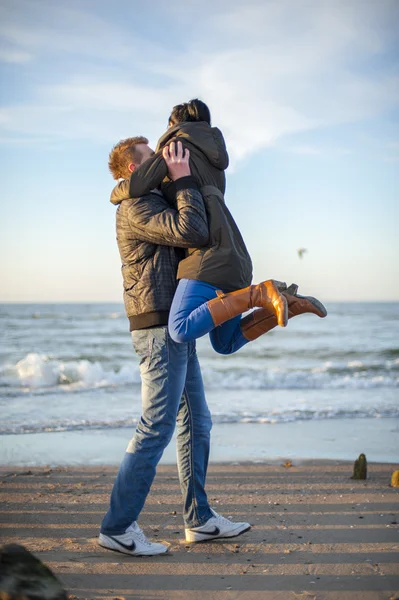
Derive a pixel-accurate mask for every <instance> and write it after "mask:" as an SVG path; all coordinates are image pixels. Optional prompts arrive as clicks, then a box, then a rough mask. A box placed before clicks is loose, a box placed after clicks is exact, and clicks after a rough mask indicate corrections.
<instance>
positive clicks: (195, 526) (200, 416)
mask: <svg viewBox="0 0 399 600" xmlns="http://www.w3.org/2000/svg"><path fill="white" fill-rule="evenodd" d="M194 344H195V343H194V342H192V343H191V344H190V350H191V351H190V355H189V360H188V366H187V377H186V385H185V387H184V393H183V396H182V399H181V402H180V409H179V414H178V417H177V426H178V435H177V456H178V467H179V477H180V485H181V489H182V493H183V500H184V512H183V517H184V523H185V533H186V540H187V541H188V542H204V541H210V540H213V539H216V538H230V537H235V536H237V535H241V533H244V531H248V529H250V527H251V526H250V524H249V523H236V522H233V521H230V520H229V519H226V518H225V517H222V516H221V515H218V514H217V513H216V512H215V511H214V510H212V509H211V508H210V506H209V504H208V499H207V496H206V492H205V479H206V472H207V468H208V459H209V443H210V429H211V425H212V423H211V417H210V413H209V409H208V406H207V403H206V400H205V394H204V387H203V383H202V376H201V370H200V366H199V363H198V358H197V354H196V351H195V345H194Z"/></svg>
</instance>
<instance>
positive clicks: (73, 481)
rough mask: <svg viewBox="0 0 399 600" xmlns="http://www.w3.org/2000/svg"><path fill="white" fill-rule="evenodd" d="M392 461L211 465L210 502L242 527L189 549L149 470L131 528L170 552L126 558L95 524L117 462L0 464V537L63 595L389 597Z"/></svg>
mask: <svg viewBox="0 0 399 600" xmlns="http://www.w3.org/2000/svg"><path fill="white" fill-rule="evenodd" d="M394 468H397V465H393V464H377V463H374V464H371V465H369V478H368V480H367V481H354V480H352V479H351V478H350V476H351V474H352V463H348V462H338V461H306V462H299V461H298V462H296V461H293V466H292V467H288V468H287V467H284V466H282V464H281V463H275V464H253V463H233V464H220V463H219V464H215V463H214V464H212V465H211V466H210V470H209V475H208V494H209V498H210V501H211V504H212V506H213V507H214V508H215V509H216V510H217V511H219V512H220V513H222V514H224V515H225V516H231V517H233V518H234V519H238V520H244V519H245V520H248V521H250V523H251V524H252V525H253V527H252V529H251V530H250V531H249V532H247V533H245V534H243V535H242V536H241V537H238V538H235V539H232V540H225V541H223V540H219V541H216V542H212V543H207V544H197V545H188V544H186V543H185V541H184V532H183V523H182V518H181V516H180V509H181V497H180V491H179V484H178V479H177V470H176V467H175V466H173V465H163V466H161V467H159V469H158V473H157V477H156V480H155V485H154V486H153V489H152V491H151V494H150V496H149V498H148V501H147V504H146V507H145V510H144V511H143V513H142V516H141V519H140V525H141V526H142V528H143V529H144V530H145V531H146V533H147V534H148V536H149V537H151V538H152V539H154V540H165V541H167V542H168V543H169V544H170V551H169V553H168V554H167V555H165V556H161V557H147V558H131V557H129V556H124V555H122V554H119V553H113V552H110V551H107V550H105V549H102V548H100V547H99V546H98V545H97V544H96V536H97V534H98V526H99V523H100V520H101V518H102V516H103V514H104V511H105V510H106V507H107V502H108V496H109V492H110V490H111V486H112V482H113V479H114V477H115V474H116V467H109V466H104V467H96V466H93V467H92V466H91V467H58V468H54V469H50V468H46V467H40V468H38V467H34V468H26V467H25V468H24V467H12V466H9V467H1V469H0V475H1V502H2V508H1V513H0V514H1V538H2V543H10V542H15V543H20V544H23V545H24V546H25V547H26V548H28V549H29V550H31V551H32V552H34V553H35V554H36V556H38V557H39V558H40V559H41V560H42V561H43V562H45V563H46V564H47V565H48V566H50V567H51V569H53V571H54V572H55V573H56V574H57V576H58V577H59V578H60V580H61V581H62V583H63V584H64V586H65V588H66V589H67V590H68V592H69V594H71V598H79V599H80V600H82V599H84V598H87V599H89V598H90V599H94V598H97V599H104V600H105V599H111V598H125V599H126V600H128V599H138V598H140V599H147V600H149V599H151V600H153V599H154V600H155V599H156V598H162V599H171V600H172V599H177V600H180V599H181V600H182V599H183V598H184V599H188V600H194V599H195V600H196V599H199V598H209V599H218V600H219V599H223V600H232V599H238V598H239V599H240V600H241V599H243V600H255V599H256V600H260V599H261V598H262V599H266V600H269V599H270V600H271V599H273V600H280V599H281V600H282V599H284V600H286V599H292V600H293V599H298V598H304V599H305V598H306V599H317V600H324V599H325V600H333V599H334V600H335V599H337V600H338V599H340V600H345V599H353V598H358V599H359V600H360V598H362V599H365V600H377V599H378V600H388V598H396V597H399V525H398V521H399V518H398V517H399V490H398V489H395V488H391V487H390V476H391V473H392V471H393V470H394Z"/></svg>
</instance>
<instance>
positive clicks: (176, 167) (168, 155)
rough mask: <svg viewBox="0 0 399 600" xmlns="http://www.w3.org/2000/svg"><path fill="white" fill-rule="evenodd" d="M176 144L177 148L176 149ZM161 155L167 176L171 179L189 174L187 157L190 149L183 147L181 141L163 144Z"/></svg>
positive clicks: (174, 179)
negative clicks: (166, 168) (166, 169)
mask: <svg viewBox="0 0 399 600" xmlns="http://www.w3.org/2000/svg"><path fill="white" fill-rule="evenodd" d="M176 146H177V149H176ZM162 156H163V157H164V159H165V162H166V166H167V167H168V171H169V177H170V178H171V180H172V181H176V179H180V177H187V175H191V171H190V165H189V162H188V161H189V158H190V151H189V150H188V148H183V144H182V143H181V142H177V144H176V143H175V142H172V143H171V144H170V145H169V146H165V148H164V149H163V150H162Z"/></svg>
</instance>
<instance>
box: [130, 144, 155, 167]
mask: <svg viewBox="0 0 399 600" xmlns="http://www.w3.org/2000/svg"><path fill="white" fill-rule="evenodd" d="M136 150H137V162H135V163H134V164H135V167H139V166H140V165H142V164H143V162H145V161H146V160H148V159H149V158H151V156H152V155H153V154H154V150H153V149H152V148H150V147H149V145H148V144H137V145H136ZM132 170H134V169H132Z"/></svg>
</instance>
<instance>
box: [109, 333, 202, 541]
mask: <svg viewBox="0 0 399 600" xmlns="http://www.w3.org/2000/svg"><path fill="white" fill-rule="evenodd" d="M132 340H133V345H134V348H135V350H136V353H137V354H138V356H139V358H140V373H141V382H142V388H141V389H142V404H143V407H142V417H141V419H140V422H139V423H138V425H137V429H136V433H135V435H134V437H133V439H132V440H131V442H130V443H129V445H128V448H127V450H126V453H125V456H124V459H123V461H122V464H121V466H120V468H119V472H118V475H117V478H116V481H115V483H114V487H113V489H112V493H111V502H110V507H109V510H108V512H107V514H106V515H105V517H104V519H103V522H102V526H101V532H102V533H105V534H110V535H118V534H121V533H124V532H125V530H126V528H127V527H128V526H129V525H131V523H132V522H133V521H136V520H137V518H138V516H139V514H140V512H141V509H142V508H143V506H144V502H145V500H146V498H147V495H148V492H149V491H150V487H151V484H152V482H153V479H154V477H155V470H156V466H157V464H158V462H159V460H160V459H161V456H162V454H163V451H164V450H165V448H166V446H167V445H168V444H169V442H170V440H171V438H172V435H173V432H174V429H175V426H176V424H177V463H178V471H179V479H180V487H181V491H182V494H183V504H184V508H183V517H184V521H185V524H186V525H187V526H190V527H198V526H199V525H203V524H204V523H205V522H206V521H207V520H208V519H209V518H210V517H212V516H213V513H212V512H211V509H210V507H209V504H208V499H207V496H206V492H205V479H206V473H207V468H208V459H209V446H210V431H211V427H212V421H211V414H210V411H209V408H208V405H207V402H206V399H205V393H204V386H203V382H202V376H201V369H200V366H199V362H198V358H197V353H196V349H195V342H190V343H188V344H178V343H176V342H175V341H173V340H172V339H171V337H170V336H169V334H168V329H167V327H166V326H164V327H154V328H152V329H142V330H139V331H133V332H132Z"/></svg>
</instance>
